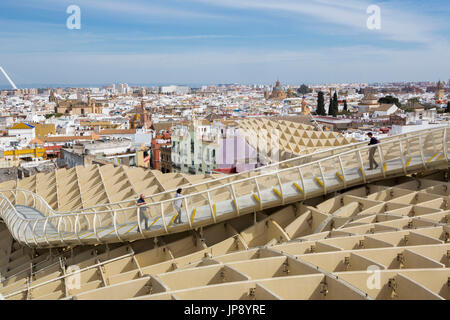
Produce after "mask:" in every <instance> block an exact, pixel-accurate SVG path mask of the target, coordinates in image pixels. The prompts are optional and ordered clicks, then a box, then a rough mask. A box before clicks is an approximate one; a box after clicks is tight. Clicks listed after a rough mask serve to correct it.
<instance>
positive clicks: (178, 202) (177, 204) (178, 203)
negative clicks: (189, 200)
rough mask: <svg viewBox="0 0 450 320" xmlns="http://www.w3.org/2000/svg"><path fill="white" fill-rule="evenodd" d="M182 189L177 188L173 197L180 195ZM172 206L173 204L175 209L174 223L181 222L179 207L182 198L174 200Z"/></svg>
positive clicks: (181, 203)
mask: <svg viewBox="0 0 450 320" xmlns="http://www.w3.org/2000/svg"><path fill="white" fill-rule="evenodd" d="M182 191H183V190H181V188H179V189H178V190H177V193H175V199H177V198H181V197H182V195H181V192H182ZM173 206H174V208H175V210H176V211H177V217H176V218H175V220H174V223H175V224H179V223H183V222H182V221H181V207H182V206H183V200H181V199H178V200H175V201H174V202H173Z"/></svg>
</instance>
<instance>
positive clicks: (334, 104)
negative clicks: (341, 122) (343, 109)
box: [328, 91, 339, 117]
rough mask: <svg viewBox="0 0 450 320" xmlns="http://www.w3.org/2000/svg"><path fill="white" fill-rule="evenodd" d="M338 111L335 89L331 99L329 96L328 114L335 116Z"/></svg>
mask: <svg viewBox="0 0 450 320" xmlns="http://www.w3.org/2000/svg"><path fill="white" fill-rule="evenodd" d="M338 111H339V102H338V97H337V93H336V91H335V92H334V95H333V99H332V100H331V97H330V109H329V110H328V114H329V115H330V116H333V117H336V116H337V114H338Z"/></svg>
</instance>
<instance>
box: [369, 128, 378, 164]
mask: <svg viewBox="0 0 450 320" xmlns="http://www.w3.org/2000/svg"><path fill="white" fill-rule="evenodd" d="M367 135H368V136H369V138H370V142H369V146H371V145H374V146H373V147H372V148H370V149H369V162H370V168H369V170H373V169H374V168H373V165H374V164H375V169H376V168H378V163H377V162H376V161H375V151H377V147H376V146H375V145H377V144H378V142H379V141H378V139H377V138H375V137H374V136H373V134H372V132H369V133H368V134H367Z"/></svg>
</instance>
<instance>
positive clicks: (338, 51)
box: [0, 0, 450, 87]
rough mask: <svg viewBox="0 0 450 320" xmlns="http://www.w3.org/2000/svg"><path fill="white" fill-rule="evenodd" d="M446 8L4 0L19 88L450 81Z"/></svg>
mask: <svg viewBox="0 0 450 320" xmlns="http://www.w3.org/2000/svg"><path fill="white" fill-rule="evenodd" d="M70 5H76V6H78V7H79V8H80V12H81V19H80V21H81V28H80V29H72V30H71V29H68V28H67V20H68V18H69V17H70V16H71V13H67V8H68V7H69V6H70ZM371 5H376V6H378V7H379V8H380V28H379V29H373V28H372V29H369V28H368V26H367V20H368V19H369V18H370V17H371V16H372V14H373V12H370V13H368V12H367V9H368V7H369V6H371ZM449 17H450V1H448V0H429V1H421V0H402V1H401V0H392V1H366V0H358V1H356V0H345V1H342V0H276V1H275V0H127V1H123V0H71V1H68V0H1V1H0V66H2V67H3V68H4V69H5V70H6V71H7V72H8V74H9V76H10V77H11V78H12V79H13V80H14V82H15V83H16V84H17V85H18V86H19V87H21V86H22V87H26V86H27V85H28V86H29V85H30V84H34V85H36V84H61V85H76V84H92V85H93V84H99V85H100V84H110V83H130V84H187V85H194V84H195V85H199V84H217V83H242V84H269V83H273V82H275V81H276V80H277V79H280V80H281V82H282V84H290V85H297V84H301V83H307V84H322V83H354V82H369V83H372V82H388V81H420V80H429V81H437V80H439V79H441V80H444V81H448V79H449V78H450V59H449V56H450V19H449ZM7 86H8V82H7V80H6V79H5V78H4V77H3V75H1V74H0V87H7Z"/></svg>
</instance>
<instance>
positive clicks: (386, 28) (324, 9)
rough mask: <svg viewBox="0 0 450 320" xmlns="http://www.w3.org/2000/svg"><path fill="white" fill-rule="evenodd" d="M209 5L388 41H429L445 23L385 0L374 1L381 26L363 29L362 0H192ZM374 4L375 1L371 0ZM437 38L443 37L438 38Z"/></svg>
mask: <svg viewBox="0 0 450 320" xmlns="http://www.w3.org/2000/svg"><path fill="white" fill-rule="evenodd" d="M193 1H195V2H199V3H203V4H208V5H211V6H222V7H230V8H235V9H250V10H264V11H266V12H267V11H268V12H272V13H277V12H288V13H291V14H293V15H296V14H299V21H301V19H302V16H309V17H313V18H316V19H318V20H319V21H318V23H326V24H331V25H333V24H334V25H341V26H346V27H349V28H352V29H356V30H358V31H359V32H361V33H366V34H367V35H368V36H370V34H380V35H382V36H383V37H384V38H386V39H388V40H395V41H402V42H417V43H431V42H434V41H435V40H436V39H437V38H439V37H437V36H436V32H437V31H438V30H439V28H440V27H442V26H443V25H446V26H447V27H448V25H447V24H445V23H446V22H444V21H439V20H436V19H435V18H434V17H427V16H424V15H420V14H415V13H413V12H410V10H408V8H403V7H395V6H393V5H391V4H389V3H387V2H383V3H380V4H378V5H379V6H380V8H381V25H382V27H381V29H380V30H377V31H370V30H368V29H367V25H366V22H367V18H368V16H369V15H368V14H367V11H366V10H367V8H368V7H369V5H371V4H374V2H372V1H367V0H362V1H355V0H345V1H331V0H306V1H299V0H277V1H273V0H193ZM375 4H376V3H375ZM439 40H440V41H441V40H443V39H441V38H439Z"/></svg>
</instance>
